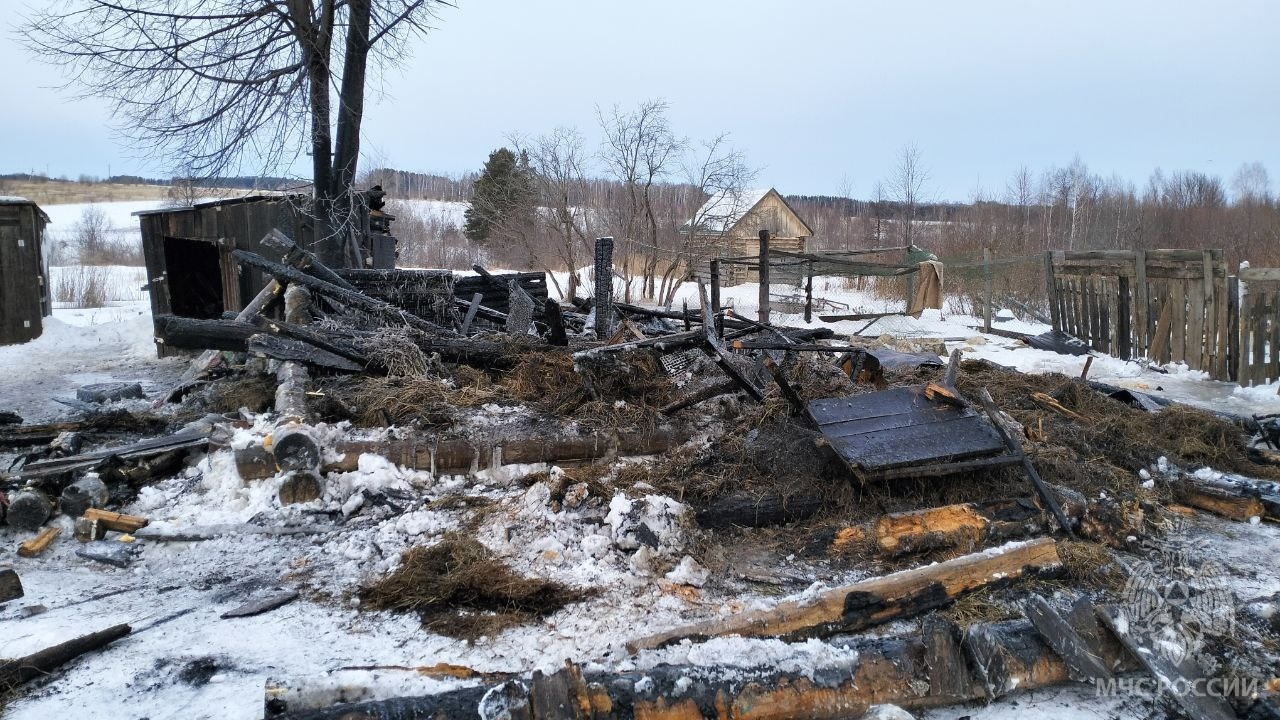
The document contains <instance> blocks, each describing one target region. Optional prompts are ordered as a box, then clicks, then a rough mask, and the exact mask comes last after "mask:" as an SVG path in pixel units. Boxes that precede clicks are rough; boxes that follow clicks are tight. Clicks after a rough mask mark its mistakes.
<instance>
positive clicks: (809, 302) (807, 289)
mask: <svg viewBox="0 0 1280 720" xmlns="http://www.w3.org/2000/svg"><path fill="white" fill-rule="evenodd" d="M808 270H809V275H808V277H807V278H806V279H805V281H804V321H805V322H806V323H811V322H813V261H812V260H810V261H809V267H808Z"/></svg>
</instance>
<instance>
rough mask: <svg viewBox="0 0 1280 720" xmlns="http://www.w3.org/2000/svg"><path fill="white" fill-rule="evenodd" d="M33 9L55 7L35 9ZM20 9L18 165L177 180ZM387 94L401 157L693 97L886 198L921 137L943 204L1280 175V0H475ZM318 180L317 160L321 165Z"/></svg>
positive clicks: (780, 154) (14, 152) (812, 171)
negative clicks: (1152, 178)
mask: <svg viewBox="0 0 1280 720" xmlns="http://www.w3.org/2000/svg"><path fill="white" fill-rule="evenodd" d="M30 1H31V2H32V4H38V3H40V2H44V0H30ZM21 5H22V4H21V3H20V2H18V0H0V8H3V9H4V10H6V11H7V12H5V13H4V14H3V17H4V18H5V20H4V22H6V23H9V25H10V29H9V31H8V32H6V33H5V34H4V35H3V37H2V38H0V67H3V68H4V69H5V72H4V78H5V79H4V82H5V85H6V86H7V87H6V91H7V92H6V94H5V96H6V98H7V99H8V102H9V103H11V105H10V106H9V107H8V108H7V109H6V111H5V112H3V113H0V148H2V149H3V152H0V172H22V171H31V170H34V171H37V172H48V173H49V174H51V175H55V176H57V175H64V174H65V175H68V176H70V177H73V178H74V177H76V176H78V175H80V174H81V173H84V174H90V175H100V176H101V175H106V174H107V173H108V171H110V172H112V173H116V174H119V173H137V174H148V175H162V176H163V175H167V174H168V170H167V166H166V165H164V164H157V163H154V162H148V161H146V160H145V159H140V158H137V157H134V156H133V155H132V154H131V152H130V150H129V146H128V143H127V142H126V141H124V140H122V139H121V138H120V137H119V136H118V135H117V134H115V133H113V132H112V131H111V129H110V128H111V127H112V118H111V117H110V114H109V113H108V112H107V111H106V109H105V108H104V107H103V106H102V105H100V104H98V103H94V102H84V101H75V102H73V101H70V100H68V99H67V96H66V94H65V93H61V92H60V91H58V90H57V89H55V88H54V87H53V86H55V85H57V83H58V82H59V74H58V72H57V70H56V69H53V68H49V67H47V66H44V65H41V64H38V63H36V62H34V61H33V60H31V59H30V58H29V57H28V56H27V55H26V54H25V51H24V50H23V49H22V48H21V47H20V46H19V45H18V43H17V42H16V40H15V38H14V35H13V31H12V26H13V25H14V24H16V22H17V16H18V12H17V11H18V10H19V8H20V7H21ZM456 5H457V7H456V8H444V9H443V10H442V11H441V16H440V19H439V21H438V23H437V29H436V30H435V31H433V32H432V33H431V35H430V36H429V37H427V38H426V39H425V40H424V41H423V42H421V43H420V44H419V47H418V48H417V50H416V52H415V54H414V56H413V57H412V59H411V60H410V61H409V62H408V64H407V66H406V68H405V70H404V71H403V73H399V72H397V73H395V74H394V75H392V76H390V77H388V78H387V79H386V81H385V86H386V96H385V97H383V98H382V99H381V100H375V101H374V102H373V103H371V104H370V105H369V106H368V108H367V111H366V120H365V140H364V142H365V148H366V149H367V150H371V151H373V152H372V154H371V156H373V157H377V158H379V159H385V160H386V161H387V162H388V163H390V164H391V165H393V166H396V167H399V168H403V169H410V170H421V171H431V172H443V173H451V174H453V173H459V172H462V171H466V170H472V169H477V168H478V167H479V166H480V164H481V163H482V162H483V160H484V159H485V157H486V156H487V154H488V153H489V151H490V150H492V149H493V148H495V147H498V146H500V145H502V144H503V143H504V141H505V139H506V137H507V136H508V135H509V134H511V133H512V132H521V133H526V134H536V133H540V132H545V131H547V130H550V129H552V128H553V127H555V126H557V125H565V126H576V127H578V128H580V129H581V130H582V131H583V132H584V133H585V134H587V135H588V136H589V137H591V138H592V139H593V141H594V139H595V138H596V137H597V136H598V133H597V130H596V119H595V109H596V107H597V106H600V107H608V106H610V105H612V104H614V103H620V104H622V105H623V106H624V107H625V106H629V105H633V104H635V103H637V102H639V101H641V100H644V99H647V98H665V99H666V100H668V101H669V102H670V104H671V119H672V124H673V126H674V128H675V130H676V131H677V132H678V133H680V134H682V135H686V136H689V137H691V138H694V139H698V138H705V137H710V136H712V135H715V134H718V133H720V132H725V131H727V132H729V133H731V134H732V139H733V141H734V143H735V144H736V145H737V146H738V147H740V148H741V149H742V150H744V151H745V152H746V154H747V157H748V159H749V161H750V162H751V164H752V165H754V166H756V167H759V168H760V170H761V172H760V175H759V181H760V184H762V185H772V186H775V187H777V188H778V189H779V190H780V191H782V192H783V193H786V194H838V193H840V191H841V190H843V189H845V188H847V189H849V190H850V191H852V193H853V194H854V195H855V196H859V197H867V196H868V195H869V194H870V193H871V189H872V187H873V186H874V184H875V183H876V181H877V180H884V179H887V178H888V177H889V176H890V175H891V174H892V171H893V166H894V163H895V156H896V155H897V154H898V152H899V151H900V149H901V148H902V147H903V145H905V144H907V143H914V144H915V145H916V146H917V147H918V148H919V150H920V153H921V156H922V158H923V164H924V165H925V167H926V168H927V169H928V170H929V176H930V177H929V181H928V183H927V193H926V194H927V195H929V196H930V197H932V198H934V199H952V200H967V199H970V198H972V197H974V195H975V194H976V193H978V192H982V193H984V194H986V195H988V196H990V195H999V194H1001V193H1003V190H1004V188H1005V185H1006V182H1007V180H1008V178H1009V177H1010V176H1011V175H1012V174H1013V173H1014V171H1015V170H1016V169H1017V168H1018V167H1019V166H1022V165H1026V166H1028V167H1030V168H1031V169H1032V170H1033V171H1036V172H1037V173H1038V172H1039V171H1041V170H1043V169H1045V168H1047V167H1049V166H1051V165H1058V166H1065V165H1067V164H1069V163H1070V162H1071V161H1072V158H1073V157H1074V156H1075V155H1077V154H1078V155H1079V156H1080V158H1081V159H1082V160H1083V161H1084V162H1085V163H1086V164H1087V165H1088V166H1089V168H1090V170H1092V171H1093V172H1095V173H1099V174H1101V175H1104V176H1110V175H1112V174H1116V175H1119V176H1120V177H1122V178H1125V179H1128V180H1131V181H1133V182H1134V183H1135V184H1137V185H1138V186H1139V187H1141V186H1142V185H1143V183H1145V180H1146V178H1147V176H1148V175H1149V174H1150V172H1151V171H1152V170H1153V169H1154V168H1156V167H1161V168H1163V169H1165V170H1166V171H1170V170H1182V169H1194V170H1201V171H1204V172H1208V173H1213V174H1217V175H1220V176H1222V177H1223V179H1224V180H1229V178H1230V176H1231V174H1232V172H1233V171H1234V170H1235V169H1236V167H1238V166H1239V165H1240V164H1241V163H1243V162H1251V161H1260V162H1262V163H1263V164H1265V165H1266V166H1267V168H1268V170H1269V171H1270V172H1271V174H1272V175H1273V176H1275V175H1276V174H1277V173H1278V172H1280V142H1277V131H1278V130H1280V123H1278V122H1277V120H1278V119H1280V92H1277V90H1280V87H1277V85H1278V82H1277V73H1278V72H1280V42H1277V37H1278V36H1277V32H1280V2H1276V0H1256V1H1248V0H1239V1H1235V0H1216V1H1215V2H1207V1H1201V2H1194V3H1193V2H1179V1H1178V0H1162V1H1160V2H1155V1H1152V2H1146V1H1143V2H1130V1H1126V0H1072V1H1070V2H1062V1H1060V0H1059V1H1055V2H1042V1H1039V0H1009V1H1007V2H1005V1H1001V2H997V1H992V0H973V1H972V2H954V0H938V1H936V2H932V1H926V0H898V1H889V0H885V1H883V2H865V1H860V0H843V1H835V0H831V1H827V0H822V1H819V0H808V1H806V0H792V1H791V2H762V1H759V0H647V1H646V2H620V1H617V0H541V1H539V2H533V1H531V0H487V1H485V0H457V2H456ZM299 172H305V169H303V168H299Z"/></svg>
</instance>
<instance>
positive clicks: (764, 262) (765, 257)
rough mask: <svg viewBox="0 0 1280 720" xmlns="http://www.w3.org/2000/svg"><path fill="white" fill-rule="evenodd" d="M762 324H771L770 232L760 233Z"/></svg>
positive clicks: (759, 273) (762, 231)
mask: <svg viewBox="0 0 1280 720" xmlns="http://www.w3.org/2000/svg"><path fill="white" fill-rule="evenodd" d="M757 274H758V275H759V279H760V322H762V323H768V322H769V231H768V230H761V231H760V270H759V272H758V273H757Z"/></svg>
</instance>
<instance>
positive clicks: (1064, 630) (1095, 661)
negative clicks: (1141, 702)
mask: <svg viewBox="0 0 1280 720" xmlns="http://www.w3.org/2000/svg"><path fill="white" fill-rule="evenodd" d="M1023 610H1024V612H1025V614H1026V616H1027V619H1028V620H1030V621H1031V624H1032V625H1033V626H1034V627H1035V629H1036V632H1038V633H1040V637H1042V638H1044V641H1045V642H1046V643H1048V644H1049V647H1051V648H1053V651H1054V652H1056V653H1058V656H1059V657H1061V658H1062V659H1063V661H1064V662H1065V663H1066V664H1067V667H1068V668H1069V669H1070V670H1071V674H1072V677H1073V679H1075V680H1090V681H1095V680H1100V679H1104V678H1109V677H1112V673H1111V669H1110V668H1108V667H1107V666H1106V663H1104V662H1103V660H1102V658H1101V657H1099V656H1098V655H1097V654H1095V653H1094V651H1093V648H1091V647H1090V644H1089V643H1088V642H1087V641H1086V640H1085V638H1082V637H1081V636H1080V635H1079V633H1077V632H1076V631H1075V628H1073V627H1072V626H1071V624H1070V623H1068V622H1067V621H1066V620H1065V619H1064V618H1063V617H1062V615H1060V614H1059V613H1058V611H1057V610H1054V609H1053V607H1052V606H1051V605H1049V603H1048V602H1046V601H1045V599H1044V598H1042V597H1040V596H1039V595H1032V596H1031V597H1030V598H1029V599H1028V600H1027V602H1026V603H1024V604H1023Z"/></svg>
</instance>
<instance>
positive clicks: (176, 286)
mask: <svg viewBox="0 0 1280 720" xmlns="http://www.w3.org/2000/svg"><path fill="white" fill-rule="evenodd" d="M379 198H380V195H379ZM310 208H311V198H310V197H309V196H306V195H262V196H252V197H245V198H237V199H233V200H217V201H212V202H204V203H197V204H195V205H192V206H191V207H180V208H162V209H158V210H145V211H142V212H137V213H134V215H136V216H137V217H138V222H139V224H140V226H141V230H142V255H143V260H144V262H145V263H146V266H147V289H148V291H149V292H150V295H151V314H152V315H153V316H156V315H177V316H179V317H191V318H203V319H214V318H218V317H221V315H222V313H224V312H236V311H238V310H240V309H241V308H242V307H244V303H245V302H248V301H249V300H250V299H252V298H253V296H254V295H256V294H257V293H258V291H259V290H261V289H262V288H263V287H264V286H265V285H266V283H267V279H266V278H264V277H263V274H262V271H261V270H258V269H256V268H253V267H249V266H243V267H241V266H240V265H239V263H237V262H236V259H235V257H234V256H233V255H232V252H234V251H235V250H248V251H249V252H253V253H258V254H263V255H267V256H271V255H272V253H270V252H265V253H264V252H263V248H262V238H264V237H265V236H266V235H267V233H269V232H270V231H271V230H273V229H276V230H279V231H281V232H283V233H284V234H285V235H287V236H288V237H289V238H290V239H292V240H293V241H294V242H296V243H297V244H298V245H299V246H302V247H311V246H312V245H313V244H314V241H315V238H316V229H315V228H316V222H315V220H314V218H313V216H312V214H311V210H310ZM365 209H366V212H364V213H363V214H362V219H363V225H364V229H363V233H362V235H363V238H364V243H363V244H364V248H363V249H364V253H365V257H366V258H367V262H366V268H369V269H385V268H391V267H394V266H395V242H396V241H395V238H394V237H391V235H390V234H389V233H388V232H387V230H388V226H389V223H390V221H391V220H392V219H394V218H392V217H391V216H390V215H385V214H382V213H380V212H378V213H371V212H368V211H367V207H366V208H365ZM271 259H278V257H271ZM157 339H158V341H162V340H163V338H159V337H158V338H157ZM157 349H158V351H159V354H160V356H161V357H163V356H165V355H166V354H169V351H168V349H167V348H166V347H165V346H164V344H163V342H158V343H157Z"/></svg>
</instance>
